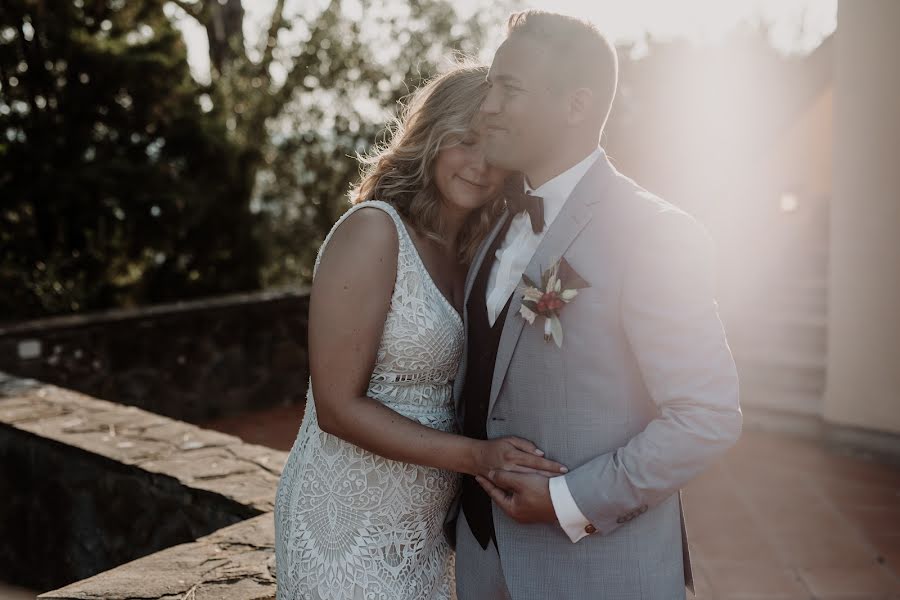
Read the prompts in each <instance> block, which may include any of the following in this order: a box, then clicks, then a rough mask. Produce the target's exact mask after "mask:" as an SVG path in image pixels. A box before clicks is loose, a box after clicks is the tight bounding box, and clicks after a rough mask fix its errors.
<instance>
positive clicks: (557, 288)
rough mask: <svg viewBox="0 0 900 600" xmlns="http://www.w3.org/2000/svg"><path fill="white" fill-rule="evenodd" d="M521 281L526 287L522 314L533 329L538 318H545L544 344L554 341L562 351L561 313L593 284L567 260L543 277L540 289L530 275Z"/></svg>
mask: <svg viewBox="0 0 900 600" xmlns="http://www.w3.org/2000/svg"><path fill="white" fill-rule="evenodd" d="M522 281H524V282H525V286H524V287H522V288H520V290H521V292H522V306H521V307H520V308H519V314H520V315H522V318H523V319H525V320H526V321H528V323H529V325H534V321H535V319H537V318H538V317H544V341H546V342H549V341H550V340H551V339H552V340H553V341H554V342H556V345H557V347H562V342H563V330H562V324H561V323H560V322H559V313H560V311H562V309H563V307H564V306H565V305H566V304H568V303H569V302H571V301H572V300H574V299H575V296H577V295H578V290H580V289H584V288H586V287H590V284H589V283H588V282H587V281H585V280H584V279H582V278H581V276H580V275H579V274H578V273H576V272H575V269H573V268H572V266H571V265H570V264H569V262H568V261H567V260H566V259H565V258H560V259H559V260H558V261H557V262H556V264H554V265H553V266H552V267H550V268H549V269H547V270H546V271H544V272H543V273H542V274H541V285H540V286H538V285H537V284H536V283H535V282H533V281H532V280H531V279H530V278H529V277H528V276H527V275H522Z"/></svg>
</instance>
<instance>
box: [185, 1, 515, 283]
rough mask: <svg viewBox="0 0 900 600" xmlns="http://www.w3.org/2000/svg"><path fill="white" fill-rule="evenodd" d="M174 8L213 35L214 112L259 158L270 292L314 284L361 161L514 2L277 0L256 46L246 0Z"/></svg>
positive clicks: (249, 175) (251, 176)
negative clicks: (417, 92)
mask: <svg viewBox="0 0 900 600" xmlns="http://www.w3.org/2000/svg"><path fill="white" fill-rule="evenodd" d="M176 4H177V5H178V6H179V7H180V8H181V9H182V11H183V14H184V15H185V16H187V17H188V18H191V19H194V20H196V21H197V22H198V23H199V24H200V25H202V26H203V28H204V29H205V31H206V33H207V38H208V40H209V65H210V73H209V86H208V94H209V99H210V102H211V104H212V107H213V108H212V110H211V113H213V114H216V115H220V116H221V117H222V118H223V119H224V120H225V121H226V122H227V123H228V127H227V129H228V135H229V139H230V140H231V142H232V143H234V144H236V145H238V146H240V147H241V148H242V151H243V152H244V154H245V155H246V156H248V157H252V159H250V160H248V161H247V162H246V163H244V167H245V168H246V170H247V172H246V176H245V179H246V180H247V181H254V182H255V184H256V185H255V187H254V191H253V194H252V199H251V205H252V206H253V208H254V210H255V211H257V212H258V214H259V215H260V216H261V221H260V223H259V226H258V228H257V230H256V231H257V235H258V237H259V239H260V240H262V243H263V245H264V247H265V249H266V260H265V265H264V268H263V270H262V278H263V283H264V285H267V286H270V285H283V284H297V283H302V282H304V281H308V279H309V278H310V276H311V270H312V262H313V258H314V255H315V251H316V250H317V249H318V246H319V244H320V243H321V240H322V238H323V237H324V235H325V233H327V231H328V229H329V228H330V227H331V225H332V223H333V222H334V220H335V219H336V218H337V216H339V215H340V213H341V212H343V210H344V209H345V208H346V206H347V204H346V202H347V197H346V192H347V190H348V187H349V185H350V183H351V181H353V179H354V178H355V177H356V176H357V171H358V166H357V161H356V160H355V155H356V154H357V153H358V152H365V151H367V150H368V149H369V148H370V147H371V145H372V144H373V143H374V142H375V141H376V138H377V136H378V135H379V133H380V132H381V131H382V130H383V128H384V126H385V124H386V123H387V121H388V120H389V118H390V117H391V116H392V115H393V114H395V112H396V108H397V102H398V100H400V99H401V98H402V97H403V96H405V95H407V94H408V93H409V92H410V91H411V90H412V89H413V88H414V87H415V86H417V85H419V84H420V83H421V82H422V81H423V80H425V79H427V78H428V77H431V76H432V75H434V74H435V73H436V72H437V71H438V70H439V69H441V68H442V67H445V66H447V64H448V58H450V57H452V56H453V55H454V54H466V55H475V54H477V53H478V51H479V49H480V47H481V45H482V43H483V41H484V39H485V34H486V32H487V31H489V30H490V28H495V29H499V26H500V24H501V23H502V18H503V17H502V14H501V12H502V10H503V8H502V7H503V6H505V4H503V3H500V4H498V5H494V6H493V7H492V8H491V9H490V10H484V11H481V12H479V13H478V14H477V15H475V16H473V17H472V18H467V19H465V20H463V19H462V18H461V17H460V15H458V14H457V12H456V10H455V9H454V7H453V4H452V3H451V2H449V1H447V0H419V1H416V2H398V1H396V0H381V1H371V0H363V1H361V2H350V1H347V0H344V1H341V0H331V1H330V2H329V3H328V4H327V6H325V7H324V9H318V10H310V11H308V12H301V13H299V14H291V15H287V14H286V12H285V10H286V9H285V2H284V0H278V1H277V2H275V7H274V10H273V12H272V14H271V17H270V19H269V21H268V23H267V26H266V28H265V33H264V34H263V35H262V36H261V41H260V42H259V44H258V47H255V48H254V47H252V45H251V44H250V43H249V42H248V41H247V40H246V39H245V38H244V35H243V31H244V29H245V27H243V25H242V24H243V22H244V20H245V19H246V15H245V14H244V10H243V7H242V5H241V3H240V1H239V0H193V1H191V0H178V1H177V2H176Z"/></svg>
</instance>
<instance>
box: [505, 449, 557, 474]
mask: <svg viewBox="0 0 900 600" xmlns="http://www.w3.org/2000/svg"><path fill="white" fill-rule="evenodd" d="M513 460H514V461H515V463H516V464H517V465H519V466H521V467H530V468H532V469H535V470H537V471H553V472H554V473H555V474H557V475H559V474H560V473H568V472H569V469H568V468H567V467H566V466H565V465H563V464H561V463H558V462H556V461H555V460H550V459H548V458H541V457H539V456H534V455H533V454H525V453H522V454H518V455H516V456H515V457H514V458H513ZM509 470H512V469H509Z"/></svg>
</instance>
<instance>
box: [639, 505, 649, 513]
mask: <svg viewBox="0 0 900 600" xmlns="http://www.w3.org/2000/svg"><path fill="white" fill-rule="evenodd" d="M647 508H648V506H647V505H646V504H644V505H643V506H641V514H644V513H645V512H647Z"/></svg>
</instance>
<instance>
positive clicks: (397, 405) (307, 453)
mask: <svg viewBox="0 0 900 600" xmlns="http://www.w3.org/2000/svg"><path fill="white" fill-rule="evenodd" d="M486 74H487V69H486V68H484V67H458V68H456V69H455V70H453V71H451V72H449V73H447V74H444V75H442V76H440V77H438V78H437V79H435V80H433V81H431V82H430V83H428V84H427V85H425V86H424V87H423V88H421V89H420V90H418V91H417V92H416V94H415V95H414V96H413V98H412V100H411V102H410V103H409V105H408V106H407V108H406V110H405V111H404V115H403V117H402V119H401V120H400V121H399V123H398V124H397V126H396V127H395V129H394V131H393V135H392V138H391V141H390V143H389V144H388V145H386V146H385V147H382V148H380V149H379V150H378V152H377V154H376V155H375V156H373V157H372V158H370V159H367V160H366V168H365V172H364V173H363V178H362V181H361V183H360V184H359V186H358V187H357V188H356V189H354V190H353V192H352V196H353V206H352V207H351V208H350V209H349V210H348V211H347V212H346V213H345V214H344V215H343V216H342V217H341V218H340V219H339V220H338V222H337V223H335V225H334V227H333V228H332V230H331V232H330V233H329V234H328V236H327V237H326V238H325V241H324V243H323V244H322V247H321V248H320V250H319V256H318V257H317V259H316V265H315V269H314V282H313V286H312V292H311V297H310V307H309V356H310V373H311V376H310V388H309V392H308V396H307V399H308V401H307V405H306V406H307V407H306V413H305V415H304V417H303V422H302V424H301V426H300V431H299V433H298V435H297V439H296V441H295V442H294V445H293V448H292V449H291V452H290V455H289V457H288V460H287V463H286V465H285V467H284V471H283V473H282V475H281V479H280V481H279V483H278V490H277V494H276V500H275V534H276V536H275V537H276V539H275V552H276V569H277V598H278V600H294V599H300V598H303V599H306V600H332V599H341V600H343V599H347V600H351V599H353V600H356V599H358V600H363V599H365V600H369V599H375V598H379V599H385V600H404V599H407V600H421V599H424V598H440V599H447V598H455V597H456V593H455V585H454V567H453V551H452V549H451V547H450V545H449V543H448V541H447V540H446V538H445V537H444V535H443V531H442V524H443V521H444V515H445V514H446V512H447V509H448V507H449V505H450V504H451V502H452V500H453V499H454V496H455V495H456V493H457V491H458V489H459V483H460V475H459V474H460V473H465V474H470V475H482V476H487V474H488V472H489V471H491V470H497V469H505V470H514V471H519V472H531V473H535V472H538V473H541V474H543V475H546V476H554V475H558V474H559V473H561V472H565V467H563V466H562V465H560V464H558V463H556V462H553V461H550V460H547V459H545V458H543V457H542V456H543V453H542V452H541V451H540V450H539V449H537V448H536V447H535V446H534V444H532V443H530V442H529V441H527V440H524V439H521V438H516V437H505V438H499V439H493V440H476V439H471V438H467V437H464V436H462V435H458V434H457V431H458V427H457V419H456V415H455V409H454V405H453V400H452V393H451V388H452V381H453V379H454V377H455V376H456V372H457V367H458V362H459V359H460V354H461V350H462V344H463V336H464V328H463V320H462V317H461V316H460V315H461V312H462V298H463V285H464V280H465V276H466V270H467V266H468V263H469V262H470V261H471V259H472V257H473V255H474V254H475V252H476V249H477V248H478V246H479V244H480V243H481V241H482V240H483V238H484V236H485V235H486V234H487V233H488V231H489V229H490V228H491V227H492V225H493V224H494V221H495V219H496V218H497V216H498V215H499V213H500V211H501V210H502V202H503V198H502V195H501V191H502V188H503V183H504V180H505V178H506V176H507V173H506V172H504V171H501V170H500V169H497V168H496V167H493V166H491V165H488V164H487V163H486V162H485V158H484V153H483V150H482V141H481V138H480V136H479V134H478V131H477V129H478V123H477V115H478V109H479V106H480V105H481V102H482V100H483V99H484V97H485V94H486V89H487V88H486V84H485V76H486Z"/></svg>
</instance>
